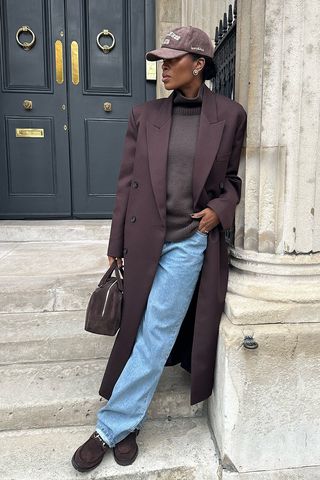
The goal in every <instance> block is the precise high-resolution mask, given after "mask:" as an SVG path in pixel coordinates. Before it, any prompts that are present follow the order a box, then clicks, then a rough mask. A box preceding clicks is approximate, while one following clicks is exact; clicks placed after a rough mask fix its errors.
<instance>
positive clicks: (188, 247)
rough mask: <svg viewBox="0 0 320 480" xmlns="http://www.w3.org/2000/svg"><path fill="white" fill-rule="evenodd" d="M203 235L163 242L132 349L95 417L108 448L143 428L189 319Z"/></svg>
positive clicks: (202, 248)
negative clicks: (188, 314)
mask: <svg viewBox="0 0 320 480" xmlns="http://www.w3.org/2000/svg"><path fill="white" fill-rule="evenodd" d="M207 241H208V236H207V234H206V233H202V232H200V231H198V230H197V231H196V232H195V233H193V234H192V235H191V236H189V237H188V238H186V239H183V240H181V241H178V242H164V244H163V248H162V252H161V256H160V259H159V263H158V267H157V270H156V274H155V277H154V280H153V283H152V288H151V290H150V293H149V296H148V300H147V304H146V308H145V311H144V314H143V318H142V320H141V322H140V325H139V329H138V332H137V336H136V340H135V344H134V347H133V349H132V352H131V355H130V357H129V358H128V360H127V362H126V364H125V366H124V368H123V370H122V372H121V374H120V375H119V377H118V379H117V382H116V383H115V385H114V388H113V391H112V395H111V396H110V398H109V400H108V401H107V403H106V405H104V406H103V407H101V408H100V410H98V412H97V424H96V431H97V432H98V433H99V434H100V436H101V437H102V438H103V439H104V441H105V442H106V443H107V444H108V445H109V447H114V446H115V444H116V443H118V442H120V441H121V440H122V439H123V438H125V437H126V436H127V435H129V433H130V432H133V431H134V430H135V429H136V428H139V429H140V428H141V426H142V424H143V423H144V421H145V419H146V416H147V409H148V407H149V404H150V402H151V400H152V397H153V394H154V392H155V390H156V387H157V385H158V382H159V380H160V377H161V374H162V371H163V369H164V366H165V363H166V360H167V358H168V356H169V354H170V352H171V349H172V347H173V345H174V343H175V340H176V338H177V336H178V333H179V330H180V327H181V324H182V321H183V319H184V317H185V315H186V313H187V310H188V307H189V305H190V302H191V299H192V295H193V292H194V289H195V286H196V283H197V280H198V278H199V274H200V270H201V267H202V264H203V257H204V251H205V249H206V247H207Z"/></svg>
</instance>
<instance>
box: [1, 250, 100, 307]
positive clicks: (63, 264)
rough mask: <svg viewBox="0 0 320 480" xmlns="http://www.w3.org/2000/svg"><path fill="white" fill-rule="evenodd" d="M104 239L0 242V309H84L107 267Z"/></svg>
mask: <svg viewBox="0 0 320 480" xmlns="http://www.w3.org/2000/svg"><path fill="white" fill-rule="evenodd" d="M106 249H107V246H106V242H101V241H100V242H93V241H92V242H88V241H86V242H40V243H34V242H30V243H8V244H5V243H2V244H0V312H1V313H18V312H46V311H64V310H69V311H70V310H83V309H85V308H86V306H87V304H88V300H89V298H90V294H91V293H92V291H93V290H94V289H95V288H96V287H97V285H98V283H99V281H100V279H101V278H102V276H103V274H104V273H105V272H106V269H107V268H108V265H107V255H106Z"/></svg>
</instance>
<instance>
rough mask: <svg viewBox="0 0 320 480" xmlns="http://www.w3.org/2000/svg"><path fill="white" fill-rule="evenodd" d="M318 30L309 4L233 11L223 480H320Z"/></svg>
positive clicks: (267, 1) (220, 441) (221, 396)
mask: <svg viewBox="0 0 320 480" xmlns="http://www.w3.org/2000/svg"><path fill="white" fill-rule="evenodd" d="M319 24H320V3H319V2H318V1H317V0H304V1H302V0H259V1H254V0H242V1H240V2H238V20H237V55H236V61H237V63H236V91H235V98H236V100H238V101H239V102H240V103H241V104H242V105H243V106H244V108H245V109H246V111H247V113H248V125H247V136H246V140H245V143H244V148H243V155H242V159H241V165H240V170H239V175H240V176H241V178H242V180H243V189H242V199H241V202H240V204H239V205H238V207H237V210H236V221H235V223H236V231H235V245H234V247H232V248H230V274H229V284H228V293H227V297H226V307H225V313H224V314H223V316H222V319H221V325H220V336H219V346H218V357H217V365H216V372H215V386H214V391H213V394H212V396H211V397H210V399H209V415H210V421H211V424H212V426H213V431H214V434H215V437H216V440H217V445H218V447H219V450H220V455H221V463H222V464H221V478H222V479H229V478H230V479H246V480H247V479H248V480H249V479H250V480H255V479H259V480H265V479H268V480H269V479H271V478H272V480H277V479H284V478H301V479H302V478H303V479H304V480H306V479H308V480H311V479H312V480H315V479H316V478H320V449H319V445H320V393H319V392H320V161H319V160H320V158H319V151H320V142H319V138H320V137H319V131H320V29H319ZM246 335H251V336H253V337H254V340H255V341H256V342H257V344H258V348H256V349H248V348H245V346H244V344H243V340H244V337H245V336H246ZM295 475H296V476H295Z"/></svg>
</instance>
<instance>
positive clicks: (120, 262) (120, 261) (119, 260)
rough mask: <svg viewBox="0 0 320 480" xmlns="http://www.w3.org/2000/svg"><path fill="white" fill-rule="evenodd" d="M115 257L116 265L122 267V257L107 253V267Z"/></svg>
mask: <svg viewBox="0 0 320 480" xmlns="http://www.w3.org/2000/svg"><path fill="white" fill-rule="evenodd" d="M115 259H117V264H118V267H122V265H123V262H122V258H118V257H111V256H110V255H108V262H109V267H111V264H112V262H113V261H114V260H115Z"/></svg>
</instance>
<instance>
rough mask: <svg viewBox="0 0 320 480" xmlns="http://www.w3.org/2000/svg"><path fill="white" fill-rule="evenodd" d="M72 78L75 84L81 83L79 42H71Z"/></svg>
mask: <svg viewBox="0 0 320 480" xmlns="http://www.w3.org/2000/svg"><path fill="white" fill-rule="evenodd" d="M71 79H72V83H73V85H78V83H79V48H78V44H77V42H76V41H75V40H74V41H73V42H71Z"/></svg>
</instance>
